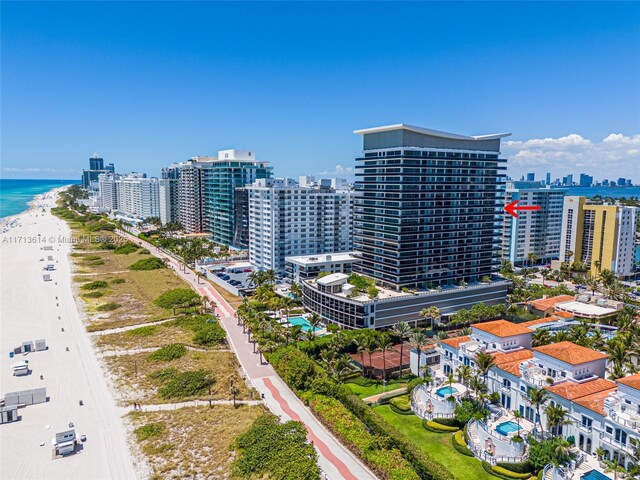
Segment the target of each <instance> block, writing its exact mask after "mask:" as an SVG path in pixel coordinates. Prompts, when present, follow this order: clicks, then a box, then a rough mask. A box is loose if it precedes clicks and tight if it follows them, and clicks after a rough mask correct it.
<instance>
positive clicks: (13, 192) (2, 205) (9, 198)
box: [0, 178, 80, 218]
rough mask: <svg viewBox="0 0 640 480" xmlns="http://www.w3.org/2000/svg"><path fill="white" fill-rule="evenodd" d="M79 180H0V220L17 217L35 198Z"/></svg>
mask: <svg viewBox="0 0 640 480" xmlns="http://www.w3.org/2000/svg"><path fill="white" fill-rule="evenodd" d="M72 183H80V182H79V181H78V180H19V179H12V178H0V218H2V217H8V216H10V215H15V214H16V213H20V212H23V211H25V210H26V209H27V208H29V205H28V203H29V202H30V201H31V200H33V197H35V196H36V195H39V194H41V193H45V192H48V191H49V190H51V189H53V188H57V187H62V186H63V185H71V184H72Z"/></svg>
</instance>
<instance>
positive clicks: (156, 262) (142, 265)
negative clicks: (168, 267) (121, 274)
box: [129, 257, 165, 270]
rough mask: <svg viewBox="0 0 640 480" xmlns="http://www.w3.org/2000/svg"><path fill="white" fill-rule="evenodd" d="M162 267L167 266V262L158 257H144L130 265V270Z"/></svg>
mask: <svg viewBox="0 0 640 480" xmlns="http://www.w3.org/2000/svg"><path fill="white" fill-rule="evenodd" d="M160 268H165V264H164V262H163V261H162V260H160V259H159V258H156V257H150V258H143V259H142V260H138V261H137V262H135V263H134V264H132V265H129V270H158V269H160Z"/></svg>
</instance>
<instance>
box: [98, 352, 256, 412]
mask: <svg viewBox="0 0 640 480" xmlns="http://www.w3.org/2000/svg"><path fill="white" fill-rule="evenodd" d="M148 357H149V354H148V353H136V354H133V355H120V356H116V357H106V358H105V363H106V365H107V367H108V368H109V370H110V371H111V372H112V374H113V375H114V376H115V383H116V386H117V387H118V391H119V393H120V394H121V398H120V400H121V403H124V404H131V403H133V402H138V403H142V404H154V403H173V402H174V401H175V402H181V401H186V400H194V399H199V400H208V398H209V394H208V392H205V393H204V394H201V395H194V396H190V397H186V398H183V399H175V400H165V399H163V398H161V397H160V395H159V394H158V388H159V383H157V382H156V381H154V380H153V379H151V378H149V374H150V373H152V372H155V371H157V370H161V369H163V368H167V367H174V368H175V369H177V370H178V371H180V372H184V371H188V370H207V371H209V372H212V373H213V376H214V377H215V379H216V382H215V384H214V385H213V387H212V388H211V393H212V398H213V399H214V400H231V399H232V396H231V394H230V392H229V386H230V382H231V380H233V383H234V384H235V385H236V387H238V393H237V394H236V399H238V400H248V399H249V398H250V395H249V388H248V387H247V385H246V384H245V383H244V381H243V380H242V374H241V373H240V366H239V365H238V362H237V360H236V356H235V354H234V353H233V352H217V351H211V352H193V351H188V352H187V353H186V355H185V356H184V357H181V358H178V359H175V360H171V361H168V362H162V361H152V360H149V358H148ZM253 398H254V399H258V395H257V394H256V393H255V392H254V395H253Z"/></svg>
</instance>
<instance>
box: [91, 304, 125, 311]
mask: <svg viewBox="0 0 640 480" xmlns="http://www.w3.org/2000/svg"><path fill="white" fill-rule="evenodd" d="M120 307H121V305H120V304H119V303H116V302H108V303H103V304H102V305H98V306H97V307H96V310H98V311H99V312H110V311H111V310H115V309H116V308H120Z"/></svg>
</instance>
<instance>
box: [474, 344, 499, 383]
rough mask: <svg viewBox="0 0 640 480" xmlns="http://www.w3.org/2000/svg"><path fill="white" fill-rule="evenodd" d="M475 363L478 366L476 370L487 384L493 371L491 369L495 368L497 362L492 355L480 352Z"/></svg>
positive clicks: (475, 358)
mask: <svg viewBox="0 0 640 480" xmlns="http://www.w3.org/2000/svg"><path fill="white" fill-rule="evenodd" d="M474 361H475V364H476V368H477V369H478V371H479V372H480V373H481V374H482V377H483V378H484V383H485V384H486V383H487V376H488V375H489V370H490V369H491V367H493V366H495V364H496V361H495V359H494V358H493V355H491V354H490V353H486V352H483V351H479V352H478V353H476V356H475V357H474Z"/></svg>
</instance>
